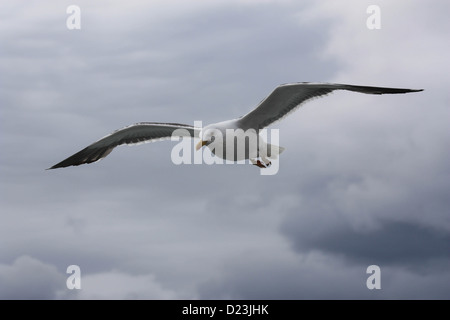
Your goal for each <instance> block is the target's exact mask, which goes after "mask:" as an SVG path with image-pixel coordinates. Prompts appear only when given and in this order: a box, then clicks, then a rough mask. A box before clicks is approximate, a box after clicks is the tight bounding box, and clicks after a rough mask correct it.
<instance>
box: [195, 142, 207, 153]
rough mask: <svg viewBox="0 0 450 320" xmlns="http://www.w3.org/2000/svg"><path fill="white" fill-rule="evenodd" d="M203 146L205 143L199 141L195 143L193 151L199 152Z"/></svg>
mask: <svg viewBox="0 0 450 320" xmlns="http://www.w3.org/2000/svg"><path fill="white" fill-rule="evenodd" d="M205 144H207V142H206V141H203V140H200V141H199V142H198V143H197V145H196V146H195V150H197V151H198V150H200V149H201V147H203V146H204V145H205Z"/></svg>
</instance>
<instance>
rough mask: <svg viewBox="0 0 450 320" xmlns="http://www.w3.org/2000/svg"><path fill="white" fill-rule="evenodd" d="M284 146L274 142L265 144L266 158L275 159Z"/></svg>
mask: <svg viewBox="0 0 450 320" xmlns="http://www.w3.org/2000/svg"><path fill="white" fill-rule="evenodd" d="M284 149H285V148H283V147H280V146H276V145H274V144H270V143H268V144H267V158H269V159H277V158H278V155H279V154H281V153H282V152H283V151H284Z"/></svg>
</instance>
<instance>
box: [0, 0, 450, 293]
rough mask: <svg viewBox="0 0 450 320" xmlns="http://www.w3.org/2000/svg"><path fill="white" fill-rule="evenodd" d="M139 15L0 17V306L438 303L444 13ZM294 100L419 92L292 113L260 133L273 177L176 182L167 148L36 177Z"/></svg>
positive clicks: (197, 5)
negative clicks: (145, 131) (106, 140)
mask: <svg viewBox="0 0 450 320" xmlns="http://www.w3.org/2000/svg"><path fill="white" fill-rule="evenodd" d="M143 3H144V2H143V1H137V0H136V1H135V0H130V1H126V2H124V1H113V0H108V1H87V0H86V1H82V0H74V1H41V0H40V1H37V0H36V1H2V2H1V4H0V105H1V108H0V117H1V118H0V119H1V120H0V121H1V126H0V148H1V150H2V152H1V155H0V176H1V179H0V185H1V189H0V197H1V198H0V205H1V224H0V243H1V246H0V299H12V298H14V299H29V298H39V299H96V298H102V299H127V298H132V299H361V298H362V299H419V298H420V299H449V298H450V286H449V283H450V251H449V249H450V246H449V244H450V197H449V193H450V192H449V191H450V133H449V121H450V107H449V105H450V98H449V90H448V84H449V82H450V81H449V80H450V72H449V71H450V70H449V64H448V52H449V51H450V47H449V42H448V32H449V30H450V27H449V25H450V22H449V20H448V12H449V11H450V3H449V2H448V1H444V0H442V1H433V5H427V4H425V3H424V2H423V1H412V0H408V1H406V0H405V1H359V0H358V1H356V0H355V1H339V2H338V1H270V0H266V1H256V0H232V1H230V0H226V1H225V0H223V1H193V0H191V1H186V0H183V1H181V0H179V1H173V0H171V1H147V2H146V4H143ZM73 4H75V5H78V6H79V8H80V9H81V29H80V30H69V29H68V28H67V26H66V20H67V18H68V17H69V14H67V13H66V9H67V7H68V6H69V5H73ZM371 4H376V5H378V6H379V8H380V10H381V11H380V13H381V25H380V26H381V29H374V30H371V29H369V28H368V27H367V25H366V21H367V19H368V18H369V16H370V14H368V13H367V12H366V10H367V7H368V6H369V5H371ZM298 81H316V82H317V81H323V82H340V83H349V84H362V85H376V86H392V87H404V88H415V89H419V88H423V89H425V91H423V92H421V93H412V94H407V95H383V96H373V95H363V94H358V93H353V92H336V93H333V94H332V95H329V96H327V97H324V98H321V99H316V100H314V101H311V102H309V103H308V104H306V105H305V106H304V107H302V108H301V109H300V110H298V111H297V112H295V113H294V114H292V115H290V116H289V117H288V118H286V119H284V120H283V121H282V122H279V123H277V124H276V125H274V126H273V127H271V128H276V129H279V134H280V145H281V146H283V147H285V148H286V150H285V151H284V153H283V154H282V155H281V158H280V162H279V172H278V174H276V175H272V176H262V175H260V170H259V169H258V168H256V167H255V166H251V165H237V164H235V165H206V164H203V165H179V166H177V165H175V164H173V163H172V161H171V158H170V155H171V150H172V148H173V147H174V146H175V144H176V143H175V142H171V141H165V142H157V143H151V144H145V145H140V146H133V147H128V146H122V147H119V148H117V149H115V150H114V151H113V152H112V153H111V154H110V155H109V156H108V157H107V158H106V159H104V160H102V161H100V162H97V163H94V164H89V165H83V166H79V167H70V168H64V169H57V170H48V171H46V170H44V169H46V168H48V167H50V166H52V165H54V164H56V163H57V162H59V161H61V160H63V159H65V158H66V157H68V156H70V155H71V154H73V153H75V152H77V151H79V150H81V149H82V148H84V147H85V146H87V145H89V144H90V143H92V142H94V141H96V140H98V139H99V138H101V137H103V136H105V135H106V134H108V133H110V132H112V131H114V130H116V129H118V128H121V127H124V126H127V125H130V124H132V123H135V122H140V121H161V122H177V123H186V124H189V125H193V124H194V121H202V122H203V124H208V123H212V122H218V121H222V120H227V119H232V118H236V117H238V116H241V115H243V114H245V113H247V112H248V111H250V110H251V109H252V108H254V107H255V106H256V105H257V104H258V103H259V102H260V101H261V100H262V99H263V98H264V97H265V96H266V95H267V94H269V93H270V91H271V90H272V89H273V88H275V87H276V86H277V85H279V84H281V83H288V82H298ZM69 265H78V266H79V267H80V269H81V286H82V288H81V290H76V289H75V290H69V289H68V288H67V287H66V279H67V277H68V276H69V275H68V274H66V269H67V267H68V266H69ZM370 265H378V266H379V267H380V270H381V289H379V290H377V289H374V290H369V289H368V288H367V286H366V280H367V278H368V276H369V274H367V273H366V269H367V267H368V266H370Z"/></svg>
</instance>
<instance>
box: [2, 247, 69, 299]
mask: <svg viewBox="0 0 450 320" xmlns="http://www.w3.org/2000/svg"><path fill="white" fill-rule="evenodd" d="M65 281H66V280H65V277H64V276H63V275H62V274H61V273H59V272H58V270H57V269H56V267H55V266H53V265H51V264H47V263H44V262H41V261H39V260H37V259H35V258H32V257H30V256H20V257H18V258H17V259H15V260H14V261H13V262H12V263H11V264H10V265H8V264H0V299H2V300H3V299H55V298H57V297H58V292H59V291H60V290H62V289H63V288H64V287H65V285H66V284H65Z"/></svg>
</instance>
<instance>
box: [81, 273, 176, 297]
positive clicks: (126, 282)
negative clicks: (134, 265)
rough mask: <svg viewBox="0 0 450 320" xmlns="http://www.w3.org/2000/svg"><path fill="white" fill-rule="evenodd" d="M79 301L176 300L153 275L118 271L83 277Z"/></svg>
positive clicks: (174, 295)
mask: <svg viewBox="0 0 450 320" xmlns="http://www.w3.org/2000/svg"><path fill="white" fill-rule="evenodd" d="M81 286H82V287H81V290H79V291H78V292H77V293H78V295H77V298H79V299H84V300H86V299H114V300H118V299H120V300H123V299H133V300H136V299H152V300H156V299H164V300H167V299H177V297H178V295H177V294H176V293H175V292H173V291H171V290H168V289H165V288H163V287H162V286H161V285H160V284H159V283H157V282H156V281H155V277H154V276H153V275H129V274H125V273H121V272H118V271H111V272H104V273H99V274H89V275H86V276H83V278H82V284H81Z"/></svg>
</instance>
